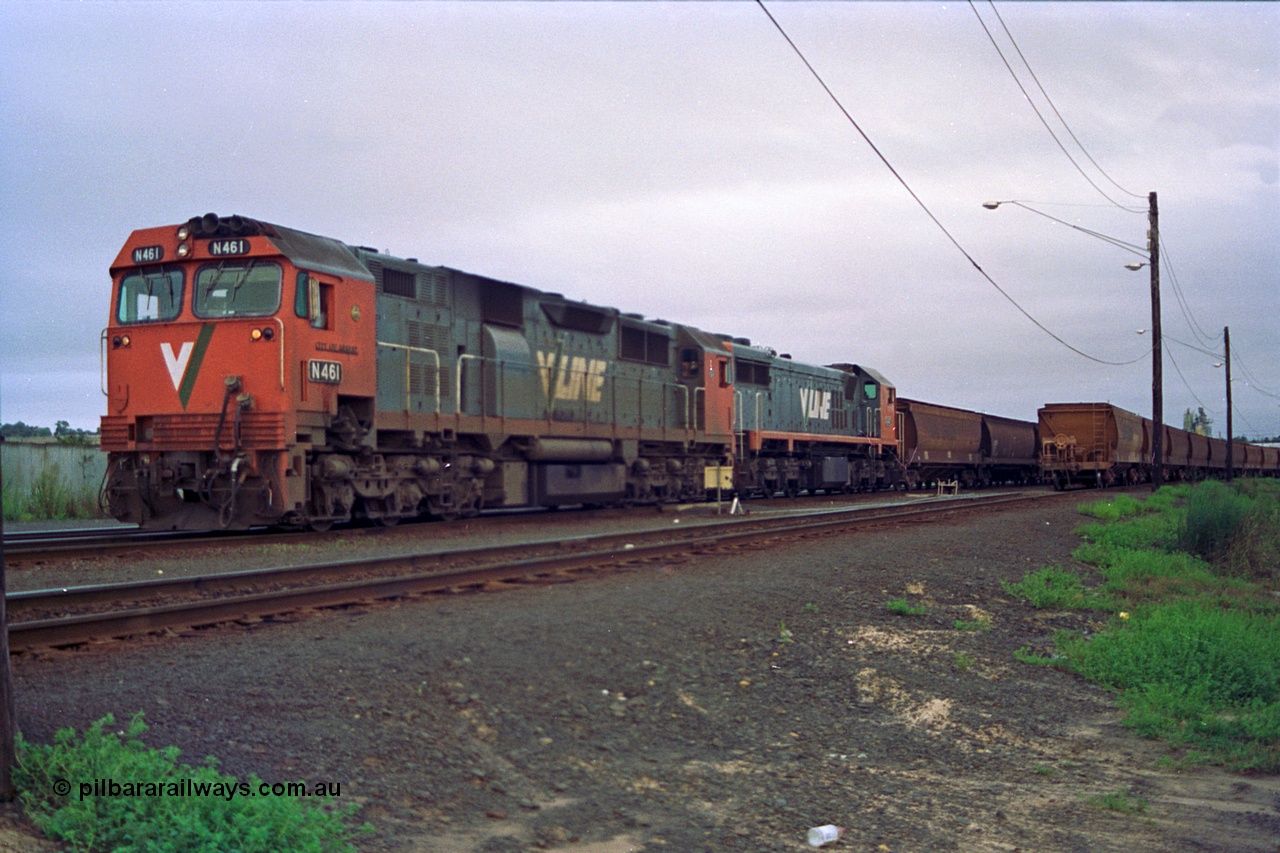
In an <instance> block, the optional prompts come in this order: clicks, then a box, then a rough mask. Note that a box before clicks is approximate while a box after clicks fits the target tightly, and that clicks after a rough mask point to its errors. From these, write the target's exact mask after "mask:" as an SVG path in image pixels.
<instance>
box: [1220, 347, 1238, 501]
mask: <svg viewBox="0 0 1280 853" xmlns="http://www.w3.org/2000/svg"><path fill="white" fill-rule="evenodd" d="M1222 340H1223V341H1225V342H1226V345H1227V351H1226V356H1227V359H1226V363H1227V482H1228V483H1230V482H1231V467H1232V465H1231V463H1232V462H1233V459H1232V457H1233V455H1234V454H1233V453H1232V452H1231V449H1232V445H1234V444H1235V440H1234V439H1233V438H1232V436H1233V435H1235V433H1234V432H1232V430H1231V327H1230V326H1223V327H1222Z"/></svg>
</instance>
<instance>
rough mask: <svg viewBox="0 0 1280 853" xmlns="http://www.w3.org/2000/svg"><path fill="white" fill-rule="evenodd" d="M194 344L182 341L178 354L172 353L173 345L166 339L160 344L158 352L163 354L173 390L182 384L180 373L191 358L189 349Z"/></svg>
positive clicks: (184, 369) (185, 368)
mask: <svg viewBox="0 0 1280 853" xmlns="http://www.w3.org/2000/svg"><path fill="white" fill-rule="evenodd" d="M194 346H195V344H194V343H193V342H191V341H184V342H183V344H182V348H181V349H179V350H178V354H177V355H176V356H175V355H174V354H173V347H172V346H171V345H170V344H169V342H168V341H166V342H165V343H162V344H160V354H161V355H163V356H164V366H165V367H167V368H169V378H170V379H172V380H173V390H175V391H177V390H178V386H179V385H181V384H182V374H183V373H185V372H186V370H187V362H188V361H190V360H191V350H192V348H193V347H194Z"/></svg>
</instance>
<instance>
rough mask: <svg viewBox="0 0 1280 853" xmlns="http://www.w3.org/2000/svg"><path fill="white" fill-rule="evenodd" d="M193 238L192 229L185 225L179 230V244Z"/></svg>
mask: <svg viewBox="0 0 1280 853" xmlns="http://www.w3.org/2000/svg"><path fill="white" fill-rule="evenodd" d="M190 236H191V229H190V228H188V227H187V226H185V225H183V226H181V227H180V228H178V242H180V243H181V242H182V241H184V240H186V239H187V238H188V237H190Z"/></svg>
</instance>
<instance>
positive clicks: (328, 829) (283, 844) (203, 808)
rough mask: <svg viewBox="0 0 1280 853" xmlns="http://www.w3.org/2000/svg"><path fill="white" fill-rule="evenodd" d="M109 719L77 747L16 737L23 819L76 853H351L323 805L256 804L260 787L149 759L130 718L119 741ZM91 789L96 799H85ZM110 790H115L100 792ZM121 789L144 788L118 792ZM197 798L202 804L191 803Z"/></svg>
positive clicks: (339, 824)
mask: <svg viewBox="0 0 1280 853" xmlns="http://www.w3.org/2000/svg"><path fill="white" fill-rule="evenodd" d="M114 723H115V720H114V719H113V718H112V717H111V715H109V714H108V715H107V716H106V717H104V718H102V719H101V720H98V721H97V722H96V723H93V724H92V725H90V726H89V728H88V729H87V730H86V731H85V733H84V735H83V737H77V736H76V733H75V731H74V730H72V729H63V730H61V731H59V732H58V733H57V734H56V735H55V736H54V741H53V743H52V744H48V745H37V744H32V743H30V742H28V741H26V740H25V739H23V738H22V736H21V735H19V736H18V738H17V742H16V747H17V760H16V762H15V764H14V784H15V786H16V787H17V789H18V791H19V797H20V799H21V801H22V804H23V806H24V808H25V809H26V813H27V816H28V817H29V818H30V819H31V821H32V822H33V823H34V824H35V825H36V826H37V827H39V828H40V830H41V831H43V832H44V833H45V834H46V835H48V836H49V837H50V838H53V839H56V840H59V841H62V842H63V843H64V844H66V845H67V847H68V849H70V850H73V851H76V853H106V851H111V853H162V851H183V853H220V851H229V850H235V851H239V852H240V853H276V851H281V850H289V851H298V853H355V847H354V846H353V845H352V844H351V843H350V841H348V840H347V835H348V830H347V827H346V823H345V820H346V818H347V817H348V816H349V815H350V814H351V813H352V812H353V811H354V810H355V807H354V806H352V807H350V808H348V809H340V810H336V811H335V810H333V809H332V805H331V803H326V802H325V801H323V800H314V799H308V800H306V801H303V800H299V799H296V798H293V797H286V796H271V795H269V794H270V792H269V790H268V795H265V796H264V795H262V793H261V792H260V789H259V786H260V785H261V784H262V781H261V780H260V779H258V777H257V776H252V775H251V776H250V777H249V778H248V780H246V781H243V782H242V781H239V780H236V779H235V778H233V777H230V776H224V775H222V774H221V773H219V772H218V771H217V770H216V769H215V764H216V762H215V761H214V759H212V758H209V759H206V762H205V765H204V766H202V767H190V766H188V765H180V764H178V763H177V759H178V756H179V752H178V750H177V748H176V747H168V748H166V749H160V750H157V749H151V748H148V747H147V746H146V745H144V744H143V743H142V742H141V741H140V740H139V737H140V736H141V735H142V733H143V732H144V731H145V730H146V728H147V727H146V724H145V723H144V722H143V721H142V715H141V714H140V713H139V714H137V715H135V716H134V718H133V720H132V721H131V722H130V723H129V726H128V729H127V731H124V732H120V733H115V732H112V731H110V728H111V727H112V726H113V725H114ZM95 780H101V791H99V792H95V791H94V790H93V786H94V782H95ZM108 783H115V784H116V785H117V786H119V787H118V789H111V788H109V787H107V784H108ZM126 784H128V785H138V784H141V785H151V786H152V787H151V788H145V789H143V788H139V789H126V788H125V787H124V786H125V785H126ZM197 786H207V787H206V788H204V790H206V791H207V792H208V793H206V794H204V795H198V794H192V793H191V792H193V791H196V790H199V788H198V787H197Z"/></svg>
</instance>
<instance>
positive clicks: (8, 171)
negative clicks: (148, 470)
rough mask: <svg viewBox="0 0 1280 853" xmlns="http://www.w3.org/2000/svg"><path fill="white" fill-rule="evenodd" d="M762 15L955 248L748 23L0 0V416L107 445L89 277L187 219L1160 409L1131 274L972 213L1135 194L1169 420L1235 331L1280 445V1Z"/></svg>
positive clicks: (1145, 307) (720, 7) (1139, 294)
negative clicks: (1155, 232) (255, 224)
mask: <svg viewBox="0 0 1280 853" xmlns="http://www.w3.org/2000/svg"><path fill="white" fill-rule="evenodd" d="M767 6H768V9H769V11H770V12H772V14H773V15H774V16H775V17H776V19H777V21H778V22H779V24H781V26H782V27H783V28H784V29H785V30H786V32H787V34H788V35H789V36H790V37H791V39H792V40H793V41H794V42H795V44H796V46H797V47H798V48H799V49H800V50H801V51H802V52H803V53H804V55H805V57H806V58H807V59H808V60H809V62H810V63H811V64H812V65H813V67H814V69H815V70H816V71H817V72H818V73H819V74H820V75H821V76H822V78H823V80H824V81H825V83H826V84H827V86H828V87H829V88H830V90H831V92H832V93H834V95H835V96H836V97H837V98H838V99H839V100H840V102H841V103H842V104H843V106H844V109H845V110H847V112H848V114H849V116H851V117H852V119H853V120H854V121H856V122H857V124H858V125H859V126H860V127H861V128H862V130H863V131H864V132H865V133H866V134H867V136H868V137H869V138H870V140H871V142H872V143H874V145H875V147H876V148H877V149H879V151H880V153H881V154H883V156H884V158H885V159H886V160H887V161H888V163H889V164H891V166H892V168H893V170H896V172H897V174H898V175H900V176H901V177H902V179H903V180H904V181H905V182H906V184H907V185H909V186H910V188H911V190H912V191H914V193H915V195H916V196H918V198H919V200H920V202H922V203H923V205H924V206H925V207H927V208H928V210H929V211H930V212H931V213H932V215H933V216H934V217H936V219H937V221H938V222H940V223H941V225H942V226H944V227H945V228H946V230H947V232H949V233H950V235H951V236H950V237H948V236H947V234H946V233H944V232H943V230H942V229H941V228H940V227H939V225H938V224H936V223H935V222H934V221H933V220H932V219H931V218H930V216H929V214H928V213H926V211H925V210H924V209H923V208H922V207H921V205H920V204H919V203H917V201H916V200H915V199H913V198H912V195H911V194H910V193H909V192H908V190H907V189H906V188H904V186H903V185H902V184H901V183H899V181H898V180H897V179H896V178H895V177H894V174H893V172H891V171H890V169H889V168H888V167H887V166H886V165H885V163H884V162H882V161H881V159H880V158H879V157H878V156H877V155H876V153H875V151H874V150H873V149H872V148H871V146H870V145H868V143H867V142H866V141H865V140H864V139H863V138H862V136H861V135H859V133H858V131H857V130H856V129H855V128H854V126H853V125H852V124H851V123H850V121H849V119H848V118H846V116H845V115H844V114H842V112H841V111H840V109H839V108H838V107H837V106H836V105H835V103H834V102H833V101H832V100H831V99H830V97H829V96H828V95H827V94H826V92H824V91H823V89H822V87H821V86H820V84H819V83H818V82H817V80H815V78H814V77H813V76H812V75H811V74H810V72H809V70H808V69H806V67H805V65H804V63H803V62H802V61H801V59H800V58H799V57H798V56H797V55H796V53H795V52H794V51H793V50H792V48H791V47H790V46H789V45H788V44H787V42H786V40H785V39H784V38H783V36H782V35H781V34H780V33H779V32H778V30H777V29H776V28H775V27H774V25H773V23H771V21H770V20H769V18H768V16H767V15H766V14H765V12H764V11H762V9H761V8H760V7H759V6H758V5H757V4H755V3H752V2H723V3H675V4H667V3H616V2H613V3H607V2H602V3H584V4H576V3H528V4H526V3H487V2H467V3H457V4H454V3H408V2H404V3H387V4H379V3H336V2H335V3H300V2H297V3H295V2H271V3H267V2H260V3H237V4H232V3H181V2H162V3H160V2H158V3H141V2H132V3H94V2H89V3H78V4H70V3H53V2H48V3H40V2H0V169H2V172H0V175H2V178H0V180H2V181H3V186H2V191H0V382H2V384H0V420H3V421H17V420H22V421H26V422H27V423H34V424H39V425H47V426H52V425H53V424H54V422H55V421H57V420H68V421H70V422H71V423H72V425H73V426H79V427H87V428H95V427H96V426H97V423H98V418H99V416H100V415H101V414H102V413H103V412H104V411H105V397H103V396H102V393H101V391H100V390H99V360H98V339H99V333H100V332H101V330H102V328H103V327H104V326H105V325H106V322H107V318H108V314H109V291H110V282H109V278H108V266H109V265H110V263H111V261H112V260H113V259H114V257H115V255H116V253H117V252H118V251H119V249H120V247H121V245H122V244H123V242H124V240H125V238H126V237H127V236H128V235H129V233H130V231H132V230H133V229H135V228H143V227H151V226H156V225H166V224H173V223H177V222H181V221H185V220H186V219H188V218H190V217H191V216H193V215H197V214H202V213H205V212H208V211H214V212H217V213H219V214H221V215H230V214H233V213H238V214H242V215H245V216H250V217H253V218H257V219H263V220H266V221H270V222H276V223H279V224H282V225H288V226H290V227H293V228H298V229H301V230H304V231H310V232H313V233H318V234H324V235H326V236H330V237H335V238H338V239H341V240H344V241H347V242H350V243H355V244H362V245H369V246H375V247H378V248H381V249H386V250H389V251H391V252H392V253H394V254H398V255H400V256H402V257H404V256H409V257H417V258H420V259H421V260H422V261H424V262H426V263H433V264H441V265H447V266H451V267H455V268H460V269H464V270H468V271H471V272H476V273H480V274H484V275H488V276H492V277H496V278H500V279H504V280H507V281H513V282H518V283H521V284H526V285H530V286H532V287H537V288H541V289H543V290H551V291H556V292H561V293H563V294H565V295H566V296H568V297H571V298H577V299H584V300H588V301H592V302H598V303H602V304H605V305H610V306H614V307H617V308H620V309H622V310H624V311H638V312H643V313H644V314H646V315H648V316H650V317H655V318H661V319H666V320H670V321H678V322H683V323H689V324H692V325H695V326H698V327H701V328H703V329H706V330H709V331H715V332H727V333H731V334H733V335H735V336H744V337H749V338H751V339H752V341H753V342H758V343H760V344H763V345H766V346H772V347H774V348H776V349H777V350H778V351H779V352H786V353H791V354H793V355H794V357H795V358H797V359H802V360H805V361H811V362H818V363H830V362H837V361H849V362H855V363H858V364H862V365H867V366H871V367H874V368H876V369H878V370H879V371H880V372H881V373H883V374H884V375H885V376H887V377H888V378H889V379H890V380H891V381H893V382H894V383H895V384H896V385H897V387H898V389H899V393H900V394H901V395H903V396H908V397H914V398H918V399H925V400H929V401H933V402H938V403H945V404H950V405H957V406H963V407H969V408H977V409H983V410H987V411H992V412H996V413H999V414H1003V415H1008V416H1013V417H1019V418H1025V419H1029V420H1030V419H1034V418H1035V414H1036V410H1037V408H1038V407H1039V406H1040V405H1042V404H1043V403H1045V402H1050V401H1054V402H1058V401H1082V400H1089V401H1093V400H1105V401H1111V402H1114V403H1116V404H1117V405H1120V406H1123V407H1125V408H1128V409H1131V410H1133V411H1136V412H1140V413H1142V414H1144V415H1148V416H1149V415H1150V413H1151V360H1150V353H1149V349H1150V345H1151V344H1150V342H1151V335H1150V333H1149V332H1148V333H1147V334H1144V335H1139V334H1137V332H1136V330H1138V329H1149V328H1150V326H1151V302H1150V286H1149V284H1150V279H1149V273H1148V271H1147V270H1146V269H1145V268H1144V269H1143V270H1141V271H1139V272H1130V271H1127V270H1125V269H1124V264H1126V263H1130V262H1134V261H1140V260H1142V258H1141V257H1138V256H1135V255H1134V254H1133V253H1131V252H1129V251H1126V250H1125V249H1124V248H1122V247H1117V246H1115V245H1112V244H1110V243H1108V242H1105V241H1103V240H1101V239H1098V238H1096V237H1093V236H1090V235H1088V234H1086V233H1083V232H1082V231H1080V230H1075V229H1073V228H1071V227H1068V226H1066V225H1061V224H1057V223H1055V222H1053V221H1052V220H1050V219H1048V218H1045V217H1044V216H1041V215H1038V214H1037V213H1034V212H1032V211H1029V210H1026V209H1023V208H1019V207H1015V206H1011V205H1005V206H1002V207H1001V208H999V209H998V210H994V211H991V210H986V209H984V208H983V207H982V206H981V203H982V202H983V201H987V200H1005V199H1018V200H1024V201H1026V202H1027V203H1028V204H1029V205H1030V206H1031V207H1033V208H1034V209H1036V210H1038V211H1040V212H1041V213H1044V214H1048V215H1050V216H1053V217H1057V218H1058V219H1061V220H1064V221H1066V222H1069V223H1071V224H1072V225H1075V226H1077V227H1078V228H1081V229H1087V230H1089V231H1093V232H1099V233H1101V234H1104V235H1107V236H1109V237H1114V238H1116V239H1118V240H1120V241H1123V242H1126V243H1130V244H1136V245H1137V246H1138V247H1139V254H1140V255H1141V254H1145V251H1144V248H1143V247H1145V243H1146V232H1147V194H1148V193H1149V192H1151V191H1156V192H1157V193H1158V197H1159V207H1160V236H1161V243H1162V245H1163V247H1164V249H1165V251H1166V262H1163V263H1162V268H1161V273H1162V275H1161V281H1162V301H1163V322H1164V331H1165V334H1166V342H1165V351H1166V355H1165V362H1164V378H1165V383H1164V399H1165V410H1164V415H1165V419H1166V420H1167V421H1169V422H1173V423H1176V424H1178V425H1180V424H1181V422H1182V414H1183V411H1184V410H1185V409H1187V408H1191V409H1193V410H1194V409H1195V408H1196V407H1198V406H1200V405H1203V406H1204V407H1205V409H1206V410H1207V411H1208V413H1209V415H1210V416H1211V417H1213V418H1214V421H1215V429H1218V430H1223V429H1225V423H1226V417H1225V412H1226V407H1225V391H1224V389H1225V382H1224V375H1223V374H1224V371H1223V370H1221V369H1215V368H1214V366H1213V365H1214V362H1215V361H1219V360H1220V359H1218V358H1215V357H1213V355H1211V354H1208V353H1212V352H1221V342H1220V340H1219V338H1220V336H1221V333H1222V328H1223V326H1228V325H1229V326H1230V327H1231V341H1232V351H1233V355H1234V356H1235V358H1234V360H1233V368H1234V369H1233V376H1234V378H1235V380H1236V381H1235V383H1234V386H1233V387H1234V398H1235V410H1236V418H1235V429H1236V432H1237V433H1247V434H1248V435H1250V436H1257V435H1259V434H1267V435H1274V434H1277V433H1280V310H1278V309H1280V249H1278V247H1280V184H1278V174H1277V173H1278V170H1280V69H1278V57H1280V49H1278V46H1280V8H1278V7H1277V6H1276V5H1274V4H1270V3H1263V4H1247V3H1160V4H1146V3H1115V4H1111V3H1107V4H1091V3H1065V4H1057V3H999V4H997V5H996V6H995V7H994V9H993V7H992V6H991V5H989V4H986V5H983V4H975V5H973V6H971V5H969V4H967V3H887V4H875V3H816V4H808V3H781V2H770V3H767ZM975 10H976V13H975ZM996 11H998V12H999V14H1000V16H1001V17H1002V18H1003V21H1004V25H1006V26H1007V27H1008V29H1009V31H1010V32H1011V33H1012V35H1013V38H1014V39H1015V40H1016V47H1015V46H1014V44H1013V43H1012V42H1010V41H1009V38H1008V36H1007V35H1006V34H1005V33H1004V31H1003V29H1002V27H1001V23H1000V20H999V19H998V18H997V16H996ZM978 15H981V18H982V20H983V21H985V22H986V25H987V27H988V28H990V30H991V31H992V33H993V34H994V35H996V36H997V43H998V44H999V47H1000V49H1001V50H1002V51H1003V52H1004V54H1005V56H1006V57H1007V58H1008V60H1009V62H1010V63H1011V64H1012V65H1013V67H1014V69H1015V70H1016V71H1018V73H1019V78H1020V79H1021V80H1022V83H1023V85H1024V86H1025V87H1026V88H1027V91H1028V92H1029V93H1030V94H1031V95H1032V96H1033V101H1034V103H1035V105H1036V107H1038V108H1039V110H1040V111H1041V113H1043V114H1044V116H1045V118H1046V120H1047V121H1048V122H1049V124H1050V127H1051V128H1052V129H1053V130H1054V132H1055V133H1056V134H1057V136H1058V138H1059V139H1060V140H1061V143H1062V145H1063V146H1065V147H1066V149H1067V151H1068V152H1069V153H1070V154H1071V155H1072V157H1073V158H1074V159H1075V161H1076V162H1077V163H1078V164H1079V168H1077V166H1076V165H1073V163H1072V160H1071V159H1068V157H1067V156H1066V154H1064V153H1063V150H1062V148H1061V147H1059V143H1058V142H1055V140H1054V138H1053V136H1051V135H1050V133H1049V131H1048V130H1046V128H1045V126H1044V124H1042V123H1041V121H1040V119H1039V118H1037V116H1036V113H1035V111H1034V110H1033V109H1032V107H1031V105H1030V103H1029V102H1028V98H1027V97H1026V96H1025V95H1024V94H1023V93H1022V92H1021V91H1020V90H1019V87H1018V83H1017V82H1016V81H1015V79H1014V77H1013V76H1012V75H1011V74H1010V72H1009V70H1008V69H1007V68H1006V67H1005V65H1004V63H1003V61H1002V59H1001V56H1000V54H999V53H998V52H997V50H996V48H995V47H994V46H993V45H992V42H991V40H990V39H989V38H988V36H987V34H986V32H984V29H983V26H982V23H981V22H980V21H979V17H978ZM1019 49H1020V50H1021V53H1022V55H1023V56H1025V58H1026V61H1027V62H1028V63H1029V64H1030V66H1031V68H1032V69H1033V70H1034V72H1035V75H1036V77H1037V78H1038V79H1039V82H1040V84H1041V85H1043V87H1044V89H1045V90H1046V91H1047V92H1048V93H1049V96H1050V97H1051V98H1052V101H1053V106H1050V105H1049V103H1048V102H1046V101H1045V99H1044V97H1043V95H1041V94H1040V92H1039V90H1038V89H1037V88H1036V84H1035V80H1033V79H1032V77H1031V75H1030V74H1029V73H1028V72H1027V70H1026V66H1024V65H1022V64H1021V61H1020V60H1019V58H1018V50H1019ZM1054 106H1056V108H1057V111H1058V112H1060V113H1061V115H1062V116H1063V118H1065V119H1066V122H1067V123H1068V125H1069V126H1070V132H1068V131H1067V130H1065V129H1064V128H1063V125H1062V124H1061V122H1059V121H1058V119H1057V118H1056V117H1055V115H1054V109H1053V107H1054ZM1071 133H1074V135H1075V137H1076V138H1078V139H1079V141H1080V142H1081V143H1082V144H1083V146H1084V148H1085V149H1086V150H1087V156H1086V155H1085V154H1084V153H1082V151H1081V149H1080V148H1079V147H1078V146H1077V145H1076V143H1075V142H1073V141H1072V137H1071ZM1090 157H1091V158H1092V159H1093V160H1094V161H1096V163H1097V166H1095V165H1094V164H1093V163H1091V162H1090V160H1089V158H1090ZM1098 167H1101V169H1102V170H1105V173H1106V175H1107V176H1109V178H1108V177H1106V176H1104V175H1103V174H1102V172H1100V171H1099V168H1098ZM1082 171H1083V173H1084V175H1082ZM1085 175H1087V176H1088V178H1089V179H1090V180H1092V181H1093V182H1094V183H1095V184H1096V185H1097V187H1098V188H1100V190H1101V192H1100V191H1099V189H1095V188H1094V187H1093V186H1091V185H1090V183H1089V182H1088V181H1087V180H1086V179H1085ZM1113 181H1114V183H1113ZM1103 192H1105V194H1106V196H1109V197H1110V200H1109V199H1108V198H1107V197H1105V196H1104V195H1103V194H1102V193H1103ZM952 238H954V242H953V240H952ZM955 243H958V244H959V245H960V246H962V247H963V249H964V251H965V252H967V253H968V254H969V256H970V257H972V258H973V261H974V262H976V264H977V265H979V266H980V267H981V268H982V269H983V270H985V271H986V272H987V274H989V275H990V276H991V277H992V278H993V279H994V280H995V282H996V283H998V284H999V286H1000V287H1001V288H1003V290H1004V291H1005V292H1007V293H1008V294H1009V296H1011V297H1012V298H1013V299H1015V300H1016V301H1017V302H1018V304H1019V305H1021V307H1022V308H1023V309H1024V310H1025V311H1026V312H1027V313H1028V314H1030V315H1031V316H1032V317H1034V318H1035V319H1036V320H1037V321H1039V322H1040V323H1041V324H1043V325H1044V326H1045V327H1047V328H1048V329H1049V330H1051V331H1052V332H1053V333H1054V334H1055V335H1057V336H1059V337H1061V338H1062V339H1063V340H1065V341H1066V342H1067V343H1068V344H1070V345H1071V346H1072V347H1075V348H1076V349H1078V350H1081V351H1083V352H1085V353H1087V354H1088V355H1089V356H1092V357H1094V358H1096V359H1100V360H1103V361H1111V362H1127V361H1131V360H1133V359H1137V361H1135V362H1133V363H1132V364H1129V365H1127V366H1111V365H1105V364H1099V363H1097V362H1095V361H1091V360H1088V359H1086V358H1084V357H1082V356H1080V355H1077V354H1076V353H1075V352H1072V351H1071V350H1070V349H1068V348H1066V347H1064V346H1063V345H1062V344H1060V343H1058V342H1057V341H1055V340H1054V339H1053V338H1052V337H1050V336H1049V335H1048V334H1046V333H1045V332H1044V331H1042V330H1041V329H1039V328H1037V327H1036V326H1035V325H1034V324H1033V323H1032V322H1031V321H1030V320H1028V319H1027V317H1026V316H1024V315H1023V314H1022V313H1020V312H1019V310H1018V309H1017V308H1016V307H1014V305H1013V304H1011V303H1010V302H1009V301H1007V300H1006V299H1005V298H1004V297H1003V296H1001V294H1000V293H999V292H998V291H997V290H996V288H995V287H993V286H992V284H990V283H989V282H987V281H986V280H985V279H984V278H983V277H982V276H981V275H980V274H979V272H978V271H977V270H976V269H975V268H974V265H973V264H972V263H971V262H970V261H969V260H968V258H966V256H965V254H964V253H962V252H961V250H960V249H958V248H957V247H956V245H955ZM1175 283H1176V289H1175ZM1179 294H1180V295H1181V297H1182V299H1181V300H1180V299H1179ZM1184 309H1185V312H1189V316H1190V317H1191V318H1193V320H1194V322H1196V323H1198V324H1199V326H1198V328H1193V327H1192V326H1191V325H1189V323H1188V320H1187V319H1186V317H1187V316H1188V313H1184ZM1202 334H1203V335H1205V337H1201V335H1202ZM1174 339H1176V340H1177V341H1182V342H1184V343H1186V344H1192V345H1195V346H1197V347H1199V348H1200V349H1203V350H1206V351H1208V352H1200V351H1197V350H1196V349H1191V348H1188V347H1187V346H1183V345H1181V344H1178V343H1175V342H1174ZM1179 371H1180V372H1181V375H1180V374H1179ZM1183 377H1185V382H1184V381H1183Z"/></svg>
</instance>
